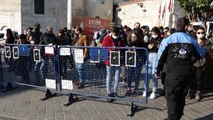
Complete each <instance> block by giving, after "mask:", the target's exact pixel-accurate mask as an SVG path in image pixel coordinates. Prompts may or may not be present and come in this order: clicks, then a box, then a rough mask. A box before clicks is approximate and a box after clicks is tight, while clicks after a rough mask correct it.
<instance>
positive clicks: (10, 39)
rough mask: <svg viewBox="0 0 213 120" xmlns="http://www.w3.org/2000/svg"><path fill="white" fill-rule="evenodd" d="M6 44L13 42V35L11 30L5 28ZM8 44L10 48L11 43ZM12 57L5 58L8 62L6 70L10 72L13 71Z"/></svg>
mask: <svg viewBox="0 0 213 120" xmlns="http://www.w3.org/2000/svg"><path fill="white" fill-rule="evenodd" d="M5 43H6V44H15V37H14V35H13V32H12V30H11V29H7V30H6V40H5ZM9 46H10V50H12V45H9ZM13 62H14V61H13V59H12V58H8V59H6V63H8V65H9V70H8V72H12V71H13Z"/></svg>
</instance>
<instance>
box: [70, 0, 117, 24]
mask: <svg viewBox="0 0 213 120" xmlns="http://www.w3.org/2000/svg"><path fill="white" fill-rule="evenodd" d="M72 4H73V5H72V6H73V8H72V11H73V12H72V14H73V16H87V17H91V18H95V17H99V18H102V19H109V20H112V15H113V14H112V12H113V0H73V2H72Z"/></svg>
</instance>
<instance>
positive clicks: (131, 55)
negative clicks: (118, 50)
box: [125, 51, 136, 67]
mask: <svg viewBox="0 0 213 120" xmlns="http://www.w3.org/2000/svg"><path fill="white" fill-rule="evenodd" d="M125 65H126V67H136V51H126V52H125Z"/></svg>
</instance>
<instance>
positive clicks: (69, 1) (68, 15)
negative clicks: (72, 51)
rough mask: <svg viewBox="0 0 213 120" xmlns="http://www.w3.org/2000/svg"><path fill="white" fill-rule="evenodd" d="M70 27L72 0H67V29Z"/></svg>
mask: <svg viewBox="0 0 213 120" xmlns="http://www.w3.org/2000/svg"><path fill="white" fill-rule="evenodd" d="M71 28H72V0H67V29H71Z"/></svg>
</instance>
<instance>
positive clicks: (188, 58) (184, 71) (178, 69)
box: [155, 17, 205, 120]
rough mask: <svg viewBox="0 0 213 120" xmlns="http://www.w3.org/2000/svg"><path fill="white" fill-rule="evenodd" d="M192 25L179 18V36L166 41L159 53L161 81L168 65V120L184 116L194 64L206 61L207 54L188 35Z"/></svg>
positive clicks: (157, 75) (177, 119) (166, 89)
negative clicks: (204, 57) (203, 58)
mask: <svg viewBox="0 0 213 120" xmlns="http://www.w3.org/2000/svg"><path fill="white" fill-rule="evenodd" d="M189 23H190V22H189V20H188V19H186V18H184V17H183V18H179V19H178V20H177V24H176V25H177V27H176V29H177V32H176V33H174V34H172V35H171V36H169V37H167V38H166V39H164V40H163V41H162V43H161V45H160V47H159V50H158V65H157V69H156V74H155V75H156V77H158V78H159V76H160V72H161V71H162V69H163V66H164V63H166V64H167V66H166V69H167V71H166V72H167V73H166V79H165V95H166V101H167V107H168V118H165V120H180V119H181V117H182V116H183V109H184V106H185V97H186V94H187V90H188V88H189V84H190V80H191V79H190V77H191V76H190V75H191V73H192V65H193V62H194V61H195V60H196V59H198V58H200V57H202V56H203V55H204V51H205V50H203V49H201V48H199V46H198V44H197V43H196V41H195V40H194V39H193V38H192V37H191V36H190V35H188V34H187V33H186V30H187V27H188V25H189Z"/></svg>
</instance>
